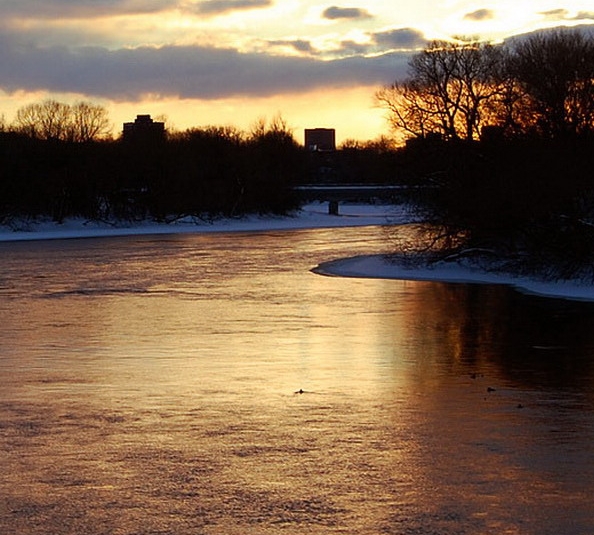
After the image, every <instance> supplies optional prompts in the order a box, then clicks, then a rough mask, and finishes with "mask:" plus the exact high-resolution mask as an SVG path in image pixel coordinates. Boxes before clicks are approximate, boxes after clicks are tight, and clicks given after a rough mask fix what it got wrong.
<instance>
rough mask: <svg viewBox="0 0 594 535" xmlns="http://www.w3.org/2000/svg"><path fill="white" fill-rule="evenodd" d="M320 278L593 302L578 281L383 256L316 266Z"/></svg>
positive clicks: (593, 292) (591, 291)
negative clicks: (433, 284) (471, 287)
mask: <svg viewBox="0 0 594 535" xmlns="http://www.w3.org/2000/svg"><path fill="white" fill-rule="evenodd" d="M313 271H314V272H315V273H318V274H320V275H329V276H340V277H356V278H380V279H400V280H413V281H439V282H449V283H466V284H505V285H508V286H512V287H514V288H516V289H517V290H518V291H520V292H523V293H528V294H533V295H539V296H543V297H553V298H561V299H571V300H579V301H593V302H594V286H593V285H592V284H591V283H586V282H582V281H573V280H570V281H558V282H555V281H539V280H535V279H533V278H529V277H524V276H520V275H514V274H510V273H503V272H488V271H484V270H482V269H479V268H477V267H473V266H472V265H470V264H464V263H461V262H438V263H435V264H431V265H425V264H422V265H417V266H413V265H404V264H403V263H399V262H397V261H396V260H394V259H393V258H391V257H389V256H386V255H371V256H358V257H354V258H345V259H341V260H335V261H332V262H326V263H323V264H320V265H319V266H317V267H316V268H314V269H313Z"/></svg>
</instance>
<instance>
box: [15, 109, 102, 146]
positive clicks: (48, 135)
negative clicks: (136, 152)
mask: <svg viewBox="0 0 594 535" xmlns="http://www.w3.org/2000/svg"><path fill="white" fill-rule="evenodd" d="M14 129H15V130H16V131H17V132H20V133H22V134H25V135H27V136H29V137H33V138H38V139H54V140H60V141H74V142H88V141H92V140H96V139H99V138H102V137H105V136H106V135H107V134H108V133H109V130H110V125H109V119H108V115H107V110H106V109H105V108H103V107H102V106H99V105H97V104H93V103H90V102H78V103H76V104H74V105H72V106H71V105H69V104H65V103H63V102H58V101H57V100H52V99H48V100H44V101H43V102H39V103H33V104H27V105H26V106H23V107H21V108H19V109H18V110H17V113H16V116H15V120H14Z"/></svg>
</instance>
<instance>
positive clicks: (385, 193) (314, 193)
mask: <svg viewBox="0 0 594 535" xmlns="http://www.w3.org/2000/svg"><path fill="white" fill-rule="evenodd" d="M294 189H295V191H296V192H297V193H298V194H299V197H300V199H301V200H302V201H304V202H311V201H331V202H365V203H370V202H376V201H384V202H386V201H396V200H398V197H399V196H400V194H401V193H402V192H403V191H404V190H405V189H406V186H390V185H386V184H303V185H301V186H296V187H295V188H294Z"/></svg>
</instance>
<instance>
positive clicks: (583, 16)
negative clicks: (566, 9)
mask: <svg viewBox="0 0 594 535" xmlns="http://www.w3.org/2000/svg"><path fill="white" fill-rule="evenodd" d="M574 20H594V11H580V12H579V13H578V14H577V15H576V16H575V17H574Z"/></svg>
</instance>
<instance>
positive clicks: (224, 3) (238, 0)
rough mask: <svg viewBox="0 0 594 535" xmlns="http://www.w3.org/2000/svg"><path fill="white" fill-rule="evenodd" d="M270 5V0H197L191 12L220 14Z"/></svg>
mask: <svg viewBox="0 0 594 535" xmlns="http://www.w3.org/2000/svg"><path fill="white" fill-rule="evenodd" d="M270 6H272V0H207V1H205V2H198V3H197V4H196V5H195V6H194V7H193V8H191V9H190V11H191V12H194V13H198V14H201V15H212V16H214V15H222V14H226V13H230V12H232V11H245V10H247V9H262V8H266V7H270Z"/></svg>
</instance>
